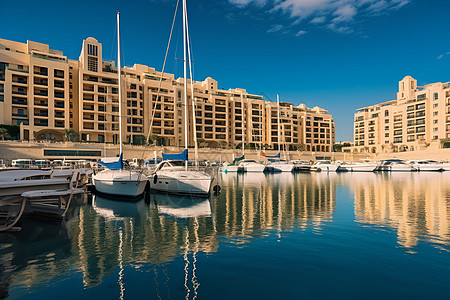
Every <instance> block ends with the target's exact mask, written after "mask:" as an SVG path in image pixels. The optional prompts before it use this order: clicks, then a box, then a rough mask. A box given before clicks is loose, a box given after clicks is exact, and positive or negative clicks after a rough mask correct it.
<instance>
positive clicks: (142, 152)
mask: <svg viewBox="0 0 450 300" xmlns="http://www.w3.org/2000/svg"><path fill="white" fill-rule="evenodd" d="M44 150H96V151H101V156H99V157H83V156H80V157H69V156H67V157H62V156H44ZM182 150H183V149H179V148H176V147H144V146H134V145H124V158H125V159H132V158H143V159H149V158H153V157H155V151H156V155H157V157H161V152H163V151H164V152H165V153H179V152H181V151H182ZM264 152H265V154H266V155H268V156H269V155H275V154H277V152H276V151H259V150H246V151H245V157H246V158H248V159H255V160H260V161H264V160H266V158H265V157H264V156H263V153H264ZM118 154H119V147H118V145H112V144H94V143H92V144H89V143H71V142H56V143H48V142H19V141H0V159H3V160H4V161H6V162H8V161H11V160H13V159H18V158H31V159H43V158H44V159H64V158H65V159H95V158H98V159H99V158H101V157H112V156H117V155H118ZM233 155H234V156H233ZM241 155H242V150H240V149H235V150H225V149H209V148H200V149H199V159H201V160H202V159H206V160H210V161H232V160H233V157H239V156H241ZM324 157H329V158H331V159H334V160H355V161H358V160H361V159H364V158H372V157H371V156H370V154H365V153H361V154H351V153H342V152H335V153H330V152H328V153H327V152H315V153H314V152H299V151H290V152H289V153H288V154H287V155H286V158H288V159H290V160H316V159H320V158H324ZM189 158H190V159H193V158H194V149H189ZM282 158H284V155H282Z"/></svg>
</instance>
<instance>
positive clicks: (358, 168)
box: [337, 161, 378, 172]
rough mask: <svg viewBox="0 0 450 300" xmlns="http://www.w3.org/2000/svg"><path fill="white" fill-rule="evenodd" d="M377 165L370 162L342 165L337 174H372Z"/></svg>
mask: <svg viewBox="0 0 450 300" xmlns="http://www.w3.org/2000/svg"><path fill="white" fill-rule="evenodd" d="M377 166H378V163H376V162H371V161H364V162H352V163H342V164H341V165H340V166H339V168H338V169H337V172H373V171H375V169H376V168H377Z"/></svg>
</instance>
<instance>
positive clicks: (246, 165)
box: [239, 159, 266, 172]
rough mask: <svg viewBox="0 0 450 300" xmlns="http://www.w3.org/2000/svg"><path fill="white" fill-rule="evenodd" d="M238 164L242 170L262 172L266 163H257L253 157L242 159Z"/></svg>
mask: <svg viewBox="0 0 450 300" xmlns="http://www.w3.org/2000/svg"><path fill="white" fill-rule="evenodd" d="M239 166H240V167H242V168H243V169H244V172H264V169H265V168H266V165H263V164H260V163H257V162H256V161H255V160H253V159H243V160H241V162H240V163H239Z"/></svg>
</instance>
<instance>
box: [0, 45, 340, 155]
mask: <svg viewBox="0 0 450 300" xmlns="http://www.w3.org/2000/svg"><path fill="white" fill-rule="evenodd" d="M102 52H103V51H102V44H101V43H99V42H98V41H97V40H96V39H94V38H91V37H90V38H87V39H86V40H84V41H83V45H82V50H81V54H80V57H79V59H78V60H70V59H67V57H65V56H63V54H62V52H61V51H55V50H51V49H49V46H48V45H44V44H40V43H35V42H31V41H28V42H27V43H26V44H23V43H18V42H11V41H7V40H3V39H0V108H1V109H2V113H1V114H0V123H4V124H17V125H20V126H21V139H25V140H63V139H64V138H68V137H67V134H68V130H65V129H72V131H74V132H76V135H75V134H71V135H70V138H71V139H78V140H80V141H88V142H98V143H118V141H119V94H118V93H119V86H118V84H119V83H118V78H117V77H118V75H117V67H116V65H115V62H114V61H111V60H107V59H105V58H103V54H102ZM122 79H123V80H122V86H121V90H122V128H121V130H122V133H123V137H122V138H123V141H124V142H128V143H131V144H142V143H145V141H146V138H147V136H149V137H150V138H151V139H152V140H156V141H157V143H158V144H160V145H165V146H181V147H184V145H185V126H184V124H185V120H187V122H188V127H189V128H191V129H192V128H193V126H195V129H196V135H197V136H196V137H197V141H198V143H200V144H201V143H207V144H209V145H211V146H223V147H225V146H226V147H240V146H241V144H242V141H243V140H244V142H245V144H246V145H250V146H253V147H256V148H261V149H262V148H263V147H264V148H270V149H278V136H279V135H278V133H280V134H281V135H280V139H281V143H282V145H283V146H284V147H285V148H286V149H297V148H299V147H298V146H299V145H302V147H301V148H300V149H303V150H305V151H323V152H327V151H331V148H332V144H333V143H334V121H333V119H332V117H331V115H330V114H328V112H327V111H326V110H324V109H321V108H319V107H314V108H313V109H309V108H307V107H306V106H305V105H303V104H301V105H299V106H297V107H295V106H294V105H293V104H290V103H281V104H280V115H281V122H280V123H281V125H282V126H280V129H278V123H277V118H276V116H277V112H278V107H277V105H276V103H273V102H267V101H265V100H264V99H263V97H262V96H260V95H255V94H250V93H248V92H247V91H246V90H245V89H241V88H235V89H228V90H224V89H219V88H218V83H217V81H216V80H214V79H212V78H210V77H208V78H206V79H205V80H203V81H192V87H191V81H190V80H188V81H187V84H188V87H187V94H188V95H187V96H188V103H187V114H188V115H187V116H186V115H185V113H186V112H185V104H184V79H183V78H178V79H175V76H174V75H173V74H168V73H165V74H163V73H162V72H158V71H156V70H155V69H154V68H151V67H148V66H145V65H139V64H135V65H133V66H132V67H124V68H122ZM158 93H159V97H158ZM192 94H193V95H192ZM192 97H193V99H194V101H193V102H194V104H193V102H192ZM193 105H195V111H194V110H193ZM194 115H195V117H194ZM150 127H151V133H150V134H149V132H150ZM188 144H189V146H192V145H193V144H194V135H193V130H189V135H188Z"/></svg>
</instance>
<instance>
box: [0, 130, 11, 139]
mask: <svg viewBox="0 0 450 300" xmlns="http://www.w3.org/2000/svg"><path fill="white" fill-rule="evenodd" d="M0 137H1V139H2V141H4V140H9V139H10V138H11V135H10V134H9V132H8V129H6V128H0Z"/></svg>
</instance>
